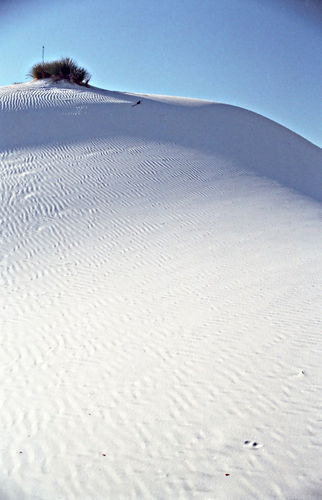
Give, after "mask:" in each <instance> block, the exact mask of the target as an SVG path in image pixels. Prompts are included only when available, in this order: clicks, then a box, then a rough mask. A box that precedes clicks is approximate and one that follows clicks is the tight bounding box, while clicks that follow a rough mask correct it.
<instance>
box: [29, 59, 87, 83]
mask: <svg viewBox="0 0 322 500" xmlns="http://www.w3.org/2000/svg"><path fill="white" fill-rule="evenodd" d="M30 75H31V76H32V77H33V78H35V79H36V80H41V79H42V78H52V79H53V80H55V81H58V80H68V81H69V82H71V83H77V84H78V85H85V86H88V82H89V80H90V78H91V75H90V74H89V72H88V71H87V70H86V69H85V68H81V67H80V66H78V65H77V64H76V62H75V61H74V60H73V59H71V58H70V57H64V58H63V59H59V60H57V61H51V62H43V63H38V64H35V65H34V66H33V67H32V69H31V72H30Z"/></svg>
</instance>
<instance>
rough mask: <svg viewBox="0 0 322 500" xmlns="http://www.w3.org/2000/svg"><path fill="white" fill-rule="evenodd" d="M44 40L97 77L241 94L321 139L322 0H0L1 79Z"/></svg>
mask: <svg viewBox="0 0 322 500" xmlns="http://www.w3.org/2000/svg"><path fill="white" fill-rule="evenodd" d="M43 44H44V45H45V50H46V52H45V58H46V59H47V60H51V59H53V58H57V57H61V56H71V57H73V58H75V59H76V61H77V62H78V63H80V64H82V65H84V66H85V67H86V68H87V69H88V70H89V71H90V72H91V73H92V81H91V83H92V84H93V85H96V86H99V87H103V88H106V89H112V90H124V91H129V92H142V93H160V94H169V95H182V96H189V97H200V98H204V99H211V100H215V101H220V102H225V103H229V104H235V105H238V106H242V107H245V108H247V109H251V110H253V111H256V112H258V113H261V114H263V115H265V116H267V117H269V118H272V119H273V120H275V121H277V122H279V123H282V124H283V125H285V126H287V127H289V128H291V129H292V130H294V131H296V132H298V133H299V134H301V135H303V136H304V137H306V138H308V139H309V140H311V141H312V142H314V143H316V144H318V145H320V146H322V0H91V1H90V2H89V1H88V0H56V1H53V0H51V1H48V0H38V1H37V0H0V47H1V50H0V85H9V84H12V83H13V82H22V81H27V80H28V78H26V74H27V73H28V71H29V70H30V68H31V66H32V65H33V64H34V63H36V62H39V61H40V60H41V47H42V45H43Z"/></svg>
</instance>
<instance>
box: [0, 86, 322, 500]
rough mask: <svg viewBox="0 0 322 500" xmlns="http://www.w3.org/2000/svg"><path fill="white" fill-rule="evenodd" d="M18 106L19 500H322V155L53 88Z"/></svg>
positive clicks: (14, 93) (12, 438)
mask: <svg viewBox="0 0 322 500" xmlns="http://www.w3.org/2000/svg"><path fill="white" fill-rule="evenodd" d="M138 100H140V101H141V104H139V105H137V106H133V104H135V103H136V102H137V101H138ZM0 109H1V111H0V131H1V133H0V150H1V152H0V164H1V166H0V199H1V203H0V228H1V233H0V284H1V287H0V311H1V314H0V341H1V349H0V374H1V386H0V395H1V397H0V401H1V405H2V406H1V412H0V425H1V429H2V432H1V454H0V498H1V499H2V498H3V499H4V500H16V499H27V500H58V499H62V500H65V499H68V500H71V499H75V500H76V499H82V500H101V499H114V498H115V499H118V498H121V499H128V498H129V499H134V498H138V499H143V498H144V499H150V498H155V499H190V498H198V499H234V500H235V499H259V498H261V499H262V498H263V499H264V498H265V499H273V498H276V499H290V500H291V499H292V500H294V499H304V498H305V499H310V498H320V497H321V491H322V480H321V473H320V471H321V454H322V434H321V432H320V430H321V421H322V417H321V415H322V407H321V406H322V404H321V390H322V364H321V356H322V336H321V273H322V254H321V248H322V231H321V230H322V217H321V216H322V208H321V204H320V201H322V189H321V188H322V151H321V149H320V148H318V147H316V146H314V145H313V144H311V143H309V142H308V141H306V140H305V139H303V138H301V137H299V136H298V135H296V134H294V133H293V132H291V131H289V130H287V129H285V128H283V127H281V126H280V125H278V124H276V123H274V122H272V121H270V120H267V119H266V118H264V117H262V116H260V115H256V114H254V113H251V112H249V111H246V110H243V109H240V108H236V107H233V106H228V105H223V104H215V103H209V102H206V101H197V100H187V99H182V98H181V99H180V98H168V97H162V96H136V95H131V94H125V93H123V94H122V93H119V92H109V91H103V90H101V89H95V88H91V89H86V88H82V87H77V86H74V85H70V84H61V83H57V84H48V83H47V82H46V81H40V82H31V83H28V84H22V85H14V86H11V87H2V88H1V89H0Z"/></svg>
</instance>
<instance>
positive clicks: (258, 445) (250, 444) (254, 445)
mask: <svg viewBox="0 0 322 500" xmlns="http://www.w3.org/2000/svg"><path fill="white" fill-rule="evenodd" d="M244 445H245V446H247V447H248V448H263V446H264V445H263V444H262V443H258V442H257V441H244Z"/></svg>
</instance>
